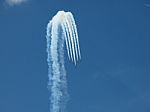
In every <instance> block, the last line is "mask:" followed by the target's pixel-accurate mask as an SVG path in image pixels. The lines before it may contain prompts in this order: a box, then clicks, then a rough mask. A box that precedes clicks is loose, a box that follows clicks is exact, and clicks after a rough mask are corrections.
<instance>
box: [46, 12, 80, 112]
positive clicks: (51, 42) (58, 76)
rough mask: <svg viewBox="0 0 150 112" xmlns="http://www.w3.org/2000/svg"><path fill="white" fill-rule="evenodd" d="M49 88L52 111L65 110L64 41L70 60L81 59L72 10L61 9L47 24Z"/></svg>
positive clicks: (66, 97) (66, 98)
mask: <svg viewBox="0 0 150 112" xmlns="http://www.w3.org/2000/svg"><path fill="white" fill-rule="evenodd" d="M46 38H47V53H48V58H47V62H48V67H49V68H48V77H49V82H48V88H49V89H50V93H51V96H50V102H51V103H50V112H64V111H65V108H66V103H67V100H68V96H69V95H68V92H67V79H66V70H65V66H64V43H66V48H67V54H68V58H69V60H71V61H72V62H73V63H74V64H75V65H76V63H77V61H78V60H80V59H81V54H80V47H79V40H78V33H77V28H76V24H75V20H74V17H73V15H72V13H71V12H64V11H59V12H58V13H57V14H56V15H55V16H54V17H53V18H52V20H50V22H49V23H48V25H47V36H46Z"/></svg>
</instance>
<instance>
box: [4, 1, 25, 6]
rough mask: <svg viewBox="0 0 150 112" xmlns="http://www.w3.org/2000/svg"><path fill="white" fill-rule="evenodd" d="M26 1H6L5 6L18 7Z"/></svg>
mask: <svg viewBox="0 0 150 112" xmlns="http://www.w3.org/2000/svg"><path fill="white" fill-rule="evenodd" d="M26 1H27V0H6V2H7V4H8V5H10V6H14V5H20V4H22V3H24V2H26Z"/></svg>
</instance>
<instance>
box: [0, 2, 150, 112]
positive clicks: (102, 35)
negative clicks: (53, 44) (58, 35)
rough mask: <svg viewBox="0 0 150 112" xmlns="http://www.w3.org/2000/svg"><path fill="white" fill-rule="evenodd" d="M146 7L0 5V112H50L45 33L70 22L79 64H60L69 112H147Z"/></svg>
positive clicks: (149, 27) (149, 53)
mask: <svg viewBox="0 0 150 112" xmlns="http://www.w3.org/2000/svg"><path fill="white" fill-rule="evenodd" d="M149 3H150V1H149V0H145V1H143V0H124V1H120V0H88V1H87V0H86V1H85V0H74V1H70V0H28V1H27V2H24V3H22V4H18V5H14V6H12V5H9V4H7V3H6V2H5V1H4V0H1V1H0V112H10V111H11V112H49V91H48V90H47V82H48V76H47V69H48V66H47V62H46V58H47V53H46V38H45V36H46V26H47V23H48V21H49V20H50V19H51V18H52V17H53V16H54V15H55V14H56V12H57V11H59V10H65V11H71V12H72V13H73V14H74V16H75V19H76V23H77V27H78V33H79V39H80V47H81V54H82V60H81V61H80V62H79V63H78V65H77V66H76V67H74V65H73V64H72V63H70V62H69V61H68V59H67V57H66V69H67V75H68V76H67V79H68V92H69V94H70V101H69V102H68V107H67V110H68V112H149V111H150V88H149V86H150V44H149V42H150V38H149V37H150V33H149V32H150V7H148V6H146V5H144V4H149Z"/></svg>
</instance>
